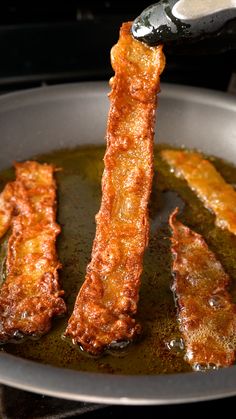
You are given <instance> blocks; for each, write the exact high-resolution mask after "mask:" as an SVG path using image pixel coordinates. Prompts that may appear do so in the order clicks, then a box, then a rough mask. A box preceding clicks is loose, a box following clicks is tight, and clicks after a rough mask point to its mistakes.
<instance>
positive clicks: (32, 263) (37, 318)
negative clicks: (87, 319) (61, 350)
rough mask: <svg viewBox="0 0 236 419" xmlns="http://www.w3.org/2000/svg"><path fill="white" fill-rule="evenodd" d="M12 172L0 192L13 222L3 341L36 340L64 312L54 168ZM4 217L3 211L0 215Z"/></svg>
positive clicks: (1, 296)
mask: <svg viewBox="0 0 236 419" xmlns="http://www.w3.org/2000/svg"><path fill="white" fill-rule="evenodd" d="M15 168H16V181H15V182H12V183H10V184H8V185H7V186H6V187H5V189H4V191H3V194H6V193H7V192H8V195H7V198H8V200H7V208H8V210H7V211H9V215H8V218H9V217H10V214H11V215H13V218H12V221H11V227H12V231H11V235H10V238H9V241H8V249H7V259H6V279H5V281H4V283H3V285H2V287H1V289H0V342H1V343H6V342H7V341H12V340H17V339H19V338H22V337H24V336H31V335H33V336H34V337H39V336H40V335H42V334H44V333H46V332H47V331H48V330H49V329H50V326H51V319H52V317H53V316H54V315H60V314H63V313H64V312H65V310H66V307H65V303H64V301H63V299H62V298H61V296H62V295H63V291H62V290H60V287H59V283H58V272H57V270H58V268H60V262H59V261H58V258H57V255H56V249H55V241H56V237H57V235H58V233H59V232H60V227H59V225H58V224H57V223H56V221H55V218H56V217H55V214H56V207H55V206H56V184H55V180H54V178H53V172H54V168H53V166H51V165H48V164H39V163H37V162H34V161H27V162H24V163H16V164H15ZM10 195H11V196H10ZM3 196H4V195H3ZM12 211H13V213H12ZM3 218H4V213H3V216H0V219H1V220H2V219H3ZM8 218H7V217H5V219H6V220H8ZM7 224H8V225H9V220H8V221H7V222H5V226H7ZM0 225H1V221H0ZM2 225H3V222H2Z"/></svg>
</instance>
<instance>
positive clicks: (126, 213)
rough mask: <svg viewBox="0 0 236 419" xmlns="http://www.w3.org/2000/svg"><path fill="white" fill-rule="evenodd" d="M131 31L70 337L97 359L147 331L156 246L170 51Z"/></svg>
mask: <svg viewBox="0 0 236 419" xmlns="http://www.w3.org/2000/svg"><path fill="white" fill-rule="evenodd" d="M130 28H131V23H125V24H123V26H122V28H121V31H120V38H119V42H118V43H117V45H115V46H114V47H113V49H112V51H111V59H112V65H113V68H114V70H115V76H114V77H113V79H112V80H111V86H112V91H111V93H110V100H111V106H110V112H109V117H108V126H107V150H106V154H105V158H104V162H105V170H104V174H103V179H102V202H101V208H100V211H99V213H98V215H97V217H96V221H97V229H96V237H95V240H94V244H93V251H92V260H91V262H90V264H89V266H88V268H87V275H86V279H85V282H84V284H83V286H82V288H81V290H80V292H79V295H78V297H77V300H76V303H75V307H74V311H73V314H72V316H71V318H70V320H69V323H68V327H67V329H66V332H65V335H66V336H68V337H70V338H71V339H72V341H73V343H74V344H79V345H80V346H81V347H82V348H83V349H84V350H86V351H88V352H90V353H92V354H99V353H101V352H102V351H103V350H104V349H106V348H107V347H112V346H113V347H118V346H119V343H120V345H122V342H127V341H131V340H133V338H134V337H135V336H136V335H137V334H138V333H139V331H140V326H139V325H138V324H136V322H135V319H134V315H135V313H136V310H137V302H138V293H139V286H140V275H141V272H142V259H143V252H144V249H145V247H146V245H147V242H148V232H149V224H148V210H147V206H148V200H149V196H150V190H151V183H152V176H153V137H154V117H155V108H156V96H157V92H158V91H159V76H160V73H161V72H162V70H163V67H164V62H165V61H164V55H163V53H162V46H158V47H156V48H154V47H148V46H146V45H145V44H142V43H141V42H139V41H136V40H135V39H134V38H133V37H132V35H131V33H130ZM98 112H99V110H98Z"/></svg>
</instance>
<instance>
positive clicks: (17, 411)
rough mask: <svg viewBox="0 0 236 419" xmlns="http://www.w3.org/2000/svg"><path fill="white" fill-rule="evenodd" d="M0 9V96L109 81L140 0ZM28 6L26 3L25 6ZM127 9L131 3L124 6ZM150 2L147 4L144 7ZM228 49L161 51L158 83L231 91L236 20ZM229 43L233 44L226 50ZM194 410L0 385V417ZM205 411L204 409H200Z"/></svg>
mask: <svg viewBox="0 0 236 419" xmlns="http://www.w3.org/2000/svg"><path fill="white" fill-rule="evenodd" d="M2 3H4V4H1V5H0V56H1V66H0V92H1V93H5V92H9V91H15V90H19V89H26V88H32V87H38V86H41V85H45V84H47V85H51V84H58V83H70V82H75V81H88V80H108V79H109V77H110V76H111V75H112V69H111V65H110V56H109V52H110V49H111V47H112V46H113V45H114V44H115V43H116V41H117V39H118V32H119V27H120V25H121V23H122V22H124V21H127V20H132V19H133V18H135V17H136V16H137V15H138V14H139V13H140V12H141V11H142V10H143V9H144V8H145V7H147V6H148V4H149V2H147V1H136V2H135V3H134V4H133V2H126V5H124V4H122V2H120V1H100V2H92V1H89V0H86V1H79V0H74V1H70V2H68V1H67V2H55V3H54V2H42V1H37V0H36V1H34V2H33V3H32V4H27V5H25V4H24V2H17V0H11V1H9V2H2ZM27 3H28V2H27ZM130 3H132V4H130ZM150 3H151V2H150ZM230 31H231V32H230V33H231V40H232V39H234V42H233V43H232V45H231V44H230V42H229V41H227V45H226V44H225V45H223V44H222V42H221V43H218V44H217V42H216V44H215V48H213V49H212V52H211V53H206V52H204V48H203V47H202V45H199V46H198V45H196V46H195V48H192V49H191V48H189V50H186V48H183V49H182V50H181V48H180V49H179V51H178V53H176V52H175V51H165V53H166V57H167V65H166V69H165V72H164V74H163V76H162V81H163V82H169V83H178V84H187V85H192V86H200V87H207V88H212V89H217V90H222V91H227V90H229V91H230V92H232V93H236V47H235V44H236V22H235V25H232V27H231V28H230ZM233 45H234V46H233ZM235 402H236V397H231V398H227V399H221V400H214V401H207V402H198V403H194V411H195V412H196V413H201V412H203V411H205V409H210V408H212V409H214V411H215V409H216V408H217V407H219V409H220V408H221V407H223V408H224V407H227V411H229V409H230V406H231V405H232V406H234V405H235ZM192 410H193V404H192V403H190V404H180V405H167V406H165V405H164V406H139V407H137V406H105V405H96V404H90V403H83V402H76V401H68V400H62V399H57V398H52V397H47V396H43V395H37V394H33V393H29V392H25V391H22V390H17V389H13V388H10V387H7V386H0V417H1V418H2V419H34V418H35V419H36V418H37V419H49V418H50V419H62V418H75V417H78V416H84V417H85V418H104V417H108V418H116V417H120V415H121V414H123V415H124V416H125V415H126V414H130V415H131V414H132V416H133V417H134V415H137V416H138V417H142V416H145V415H146V416H147V417H149V416H150V417H152V416H153V414H165V415H166V414H170V415H172V416H175V417H176V415H177V416H178V414H183V413H187V414H188V413H189V414H190V413H191V414H192ZM207 411H209V410H207Z"/></svg>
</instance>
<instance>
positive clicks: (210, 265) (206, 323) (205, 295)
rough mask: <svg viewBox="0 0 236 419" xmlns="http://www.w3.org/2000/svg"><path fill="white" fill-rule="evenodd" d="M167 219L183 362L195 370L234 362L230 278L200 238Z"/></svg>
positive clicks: (235, 326)
mask: <svg viewBox="0 0 236 419" xmlns="http://www.w3.org/2000/svg"><path fill="white" fill-rule="evenodd" d="M177 212H178V209H176V210H175V211H174V212H173V213H172V215H171V216H170V226H171V228H172V248H171V251H172V254H173V273H174V283H173V287H172V289H173V291H174V293H175V295H176V297H177V302H178V307H179V313H178V320H179V324H180V329H181V332H182V334H183V337H184V341H185V346H186V360H187V361H188V362H189V363H190V364H191V365H192V366H193V368H194V369H196V370H198V369H201V368H202V367H203V368H204V367H206V368H207V367H213V366H216V367H219V366H221V367H225V366H229V365H231V364H232V363H233V362H234V359H235V348H236V346H235V345H236V338H235V336H236V305H235V304H232V302H231V298H230V295H229V293H228V291H227V286H228V284H229V277H228V275H227V274H226V273H225V272H224V270H223V268H222V266H221V264H220V262H218V261H217V259H216V258H215V256H214V254H213V253H212V252H211V251H210V250H209V248H208V246H207V244H206V243H205V241H204V240H203V238H202V236H200V235H199V234H197V233H195V232H194V231H192V230H190V229H189V228H188V227H186V226H185V225H183V224H182V223H181V222H180V221H178V220H176V215H177Z"/></svg>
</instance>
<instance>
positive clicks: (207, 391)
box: [0, 82, 236, 405]
mask: <svg viewBox="0 0 236 419" xmlns="http://www.w3.org/2000/svg"><path fill="white" fill-rule="evenodd" d="M107 92H108V83H102V82H100V83H81V84H72V85H62V86H56V87H43V88H40V89H35V90H31V91H26V92H20V93H14V94H8V95H4V96H2V97H0V145H1V151H0V169H3V168H5V167H8V166H10V165H12V162H13V161H14V160H25V159H27V158H30V157H31V156H33V155H35V154H42V153H47V152H49V151H51V150H55V149H60V148H68V147H75V146H78V145H82V144H98V143H99V142H100V143H102V142H103V141H104V135H105V130H106V119H107V112H108V107H109V102H108V99H107ZM157 141H158V142H164V143H167V142H168V143H169V144H171V145H179V146H180V145H185V146H186V147H189V148H199V149H201V150H202V151H204V152H206V153H208V154H214V155H216V156H219V157H222V158H224V159H227V160H229V161H230V162H232V163H234V162H235V161H236V100H235V97H234V96H230V95H228V94H224V93H219V92H212V91H208V90H203V89H196V88H191V87H183V86H175V85H162V92H161V94H160V100H159V110H158V115H157V135H156V142H157ZM0 381H1V383H3V384H7V385H9V386H13V387H17V388H20V389H24V390H29V391H32V392H36V393H42V394H47V395H51V396H57V397H61V398H67V399H73V400H80V401H88V402H100V403H112V404H136V405H138V404H143V405H148V404H170V403H183V402H190V401H199V400H209V399H216V398H222V397H227V396H232V395H236V366H232V367H230V368H227V369H226V368H225V369H221V370H218V371H211V372H208V373H178V374H169V375H139V376H138V375H137V376H136V375H132V376H131V375H125V376H121V375H110V374H100V373H98V374H94V373H88V372H79V371H74V370H69V369H65V368H57V367H53V366H50V365H42V364H40V363H36V362H32V361H28V360H25V359H21V358H19V357H15V356H13V355H10V354H7V353H5V352H4V351H2V352H0Z"/></svg>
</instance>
